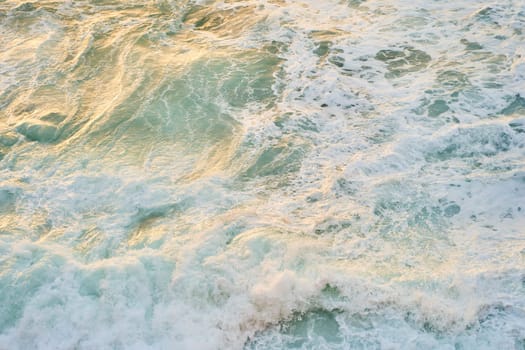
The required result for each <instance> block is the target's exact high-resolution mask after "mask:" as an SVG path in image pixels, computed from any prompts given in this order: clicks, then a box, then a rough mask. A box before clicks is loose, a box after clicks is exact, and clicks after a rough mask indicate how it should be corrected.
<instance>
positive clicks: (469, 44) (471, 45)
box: [460, 39, 483, 51]
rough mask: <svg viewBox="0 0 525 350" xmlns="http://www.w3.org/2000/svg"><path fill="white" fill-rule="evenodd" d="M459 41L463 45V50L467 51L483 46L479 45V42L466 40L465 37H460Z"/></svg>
mask: <svg viewBox="0 0 525 350" xmlns="http://www.w3.org/2000/svg"><path fill="white" fill-rule="evenodd" d="M460 42H461V43H462V44H463V45H465V50H467V51H476V50H481V49H483V46H481V45H480V44H479V43H477V42H474V41H468V40H467V39H461V40H460Z"/></svg>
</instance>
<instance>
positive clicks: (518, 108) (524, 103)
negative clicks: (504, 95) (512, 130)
mask: <svg viewBox="0 0 525 350" xmlns="http://www.w3.org/2000/svg"><path fill="white" fill-rule="evenodd" d="M500 113H501V114H503V115H511V114H520V115H525V98H523V97H521V95H520V94H517V95H516V96H514V98H513V99H512V100H511V102H510V103H509V105H508V106H507V107H505V108H503V109H502V110H501V112H500Z"/></svg>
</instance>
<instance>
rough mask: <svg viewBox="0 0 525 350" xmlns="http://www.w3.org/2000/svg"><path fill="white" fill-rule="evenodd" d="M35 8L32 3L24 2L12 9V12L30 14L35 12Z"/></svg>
mask: <svg viewBox="0 0 525 350" xmlns="http://www.w3.org/2000/svg"><path fill="white" fill-rule="evenodd" d="M36 9H37V7H36V6H35V4H34V3H32V2H25V3H23V4H20V5H18V6H17V7H15V8H14V9H13V11H20V12H31V11H34V10H36Z"/></svg>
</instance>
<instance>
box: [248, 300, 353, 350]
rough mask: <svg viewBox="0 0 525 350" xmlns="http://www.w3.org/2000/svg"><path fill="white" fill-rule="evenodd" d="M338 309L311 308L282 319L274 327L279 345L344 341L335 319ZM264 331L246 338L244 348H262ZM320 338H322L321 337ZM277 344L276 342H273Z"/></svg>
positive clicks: (295, 346) (302, 346)
mask: <svg viewBox="0 0 525 350" xmlns="http://www.w3.org/2000/svg"><path fill="white" fill-rule="evenodd" d="M339 313H340V311H338V310H332V311H328V310H325V309H313V310H310V311H308V312H304V313H300V312H297V313H295V314H294V315H293V316H292V317H291V320H289V321H282V322H280V323H279V324H278V325H277V326H276V327H277V328H278V330H279V333H280V335H281V337H280V338H281V339H280V341H279V345H280V346H281V348H282V349H305V348H309V346H312V342H314V343H315V344H321V343H323V344H326V345H332V346H334V345H337V344H341V343H342V342H343V341H344V338H343V337H342V335H341V331H340V325H339V323H338V321H337V319H336V317H337V315H338V314H339ZM265 333H268V331H266V332H265V331H263V332H260V333H259V334H256V335H255V336H254V338H253V339H248V341H247V342H246V344H245V346H244V349H246V350H248V349H251V350H255V349H263V348H265V346H268V344H265V343H266V341H268V339H265V338H266V337H265V335H266V334H265ZM321 338H322V339H321ZM274 345H277V344H274ZM326 345H325V346H326Z"/></svg>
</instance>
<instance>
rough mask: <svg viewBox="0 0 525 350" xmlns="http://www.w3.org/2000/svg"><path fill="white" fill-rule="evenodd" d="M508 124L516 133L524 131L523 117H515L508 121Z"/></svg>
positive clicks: (524, 119)
mask: <svg viewBox="0 0 525 350" xmlns="http://www.w3.org/2000/svg"><path fill="white" fill-rule="evenodd" d="M509 126H510V127H511V128H512V130H514V131H515V132H517V133H518V134H523V133H525V118H522V119H515V120H513V121H511V122H510V123H509Z"/></svg>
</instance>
